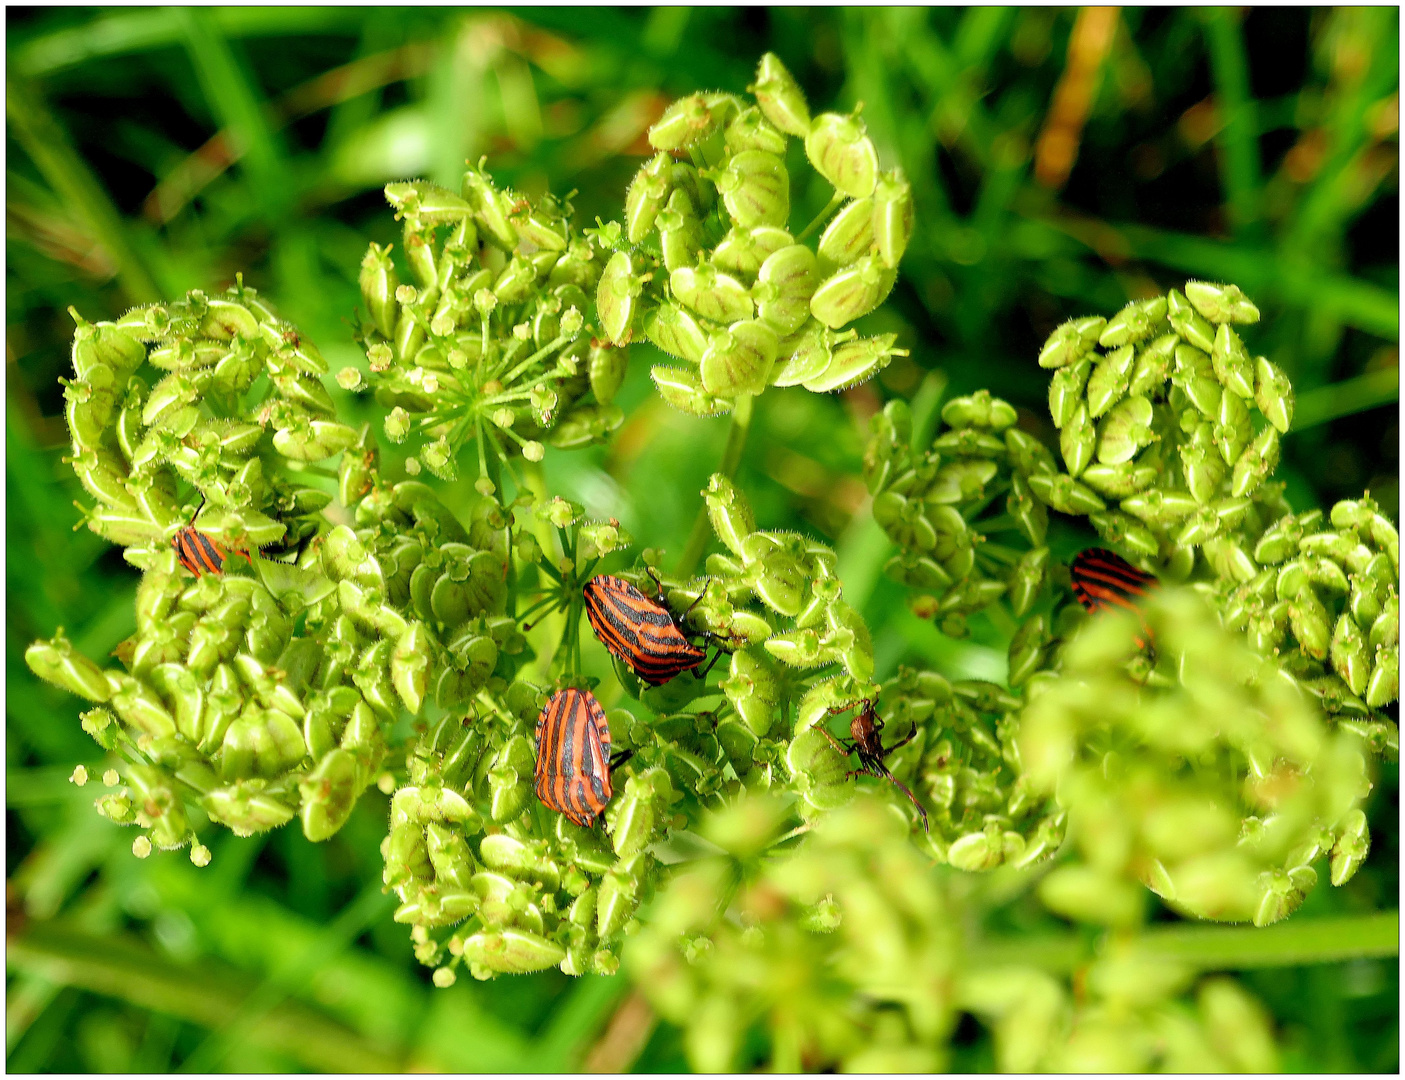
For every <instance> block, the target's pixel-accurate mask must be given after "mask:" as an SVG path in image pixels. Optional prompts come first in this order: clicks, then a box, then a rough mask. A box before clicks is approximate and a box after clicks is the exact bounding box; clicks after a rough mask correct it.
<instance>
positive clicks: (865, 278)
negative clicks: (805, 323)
mask: <svg viewBox="0 0 1405 1080" xmlns="http://www.w3.org/2000/svg"><path fill="white" fill-rule="evenodd" d="M892 281H893V271H891V270H887V269H886V268H885V267H884V266H883V263H882V262H881V261H880V260H879V259H878V258H877V257H876V256H872V255H870V256H867V257H865V258H863V259H860V260H859V261H858V262H856V263H854V264H853V265H852V266H849V267H846V268H844V269H842V270H840V271H838V272H837V273H835V274H834V275H833V276H831V277H829V278H827V279H826V280H825V281H824V282H823V283H822V284H821V285H820V286H819V288H817V289H816V290H815V295H814V296H813V297H812V298H811V300H810V313H811V314H812V315H814V317H815V318H816V319H818V320H819V321H820V322H822V323H824V325H825V326H828V327H829V328H830V329H831V330H838V329H839V328H840V327H841V326H843V325H844V324H845V323H850V322H853V321H854V320H855V319H857V318H859V317H861V316H863V315H867V314H868V313H869V312H870V311H872V310H873V309H874V308H876V307H877V306H878V305H879V304H881V303H882V302H883V299H884V297H885V296H886V295H887V294H888V291H889V290H890V289H891V288H892Z"/></svg>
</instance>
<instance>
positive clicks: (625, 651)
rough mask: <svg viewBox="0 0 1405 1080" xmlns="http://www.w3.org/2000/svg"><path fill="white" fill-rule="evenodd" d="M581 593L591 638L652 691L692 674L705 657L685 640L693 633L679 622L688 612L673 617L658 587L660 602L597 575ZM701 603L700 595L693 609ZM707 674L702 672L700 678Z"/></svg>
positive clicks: (586, 584) (627, 583) (617, 581)
mask: <svg viewBox="0 0 1405 1080" xmlns="http://www.w3.org/2000/svg"><path fill="white" fill-rule="evenodd" d="M654 580H655V582H656V583H657V582H658V579H657V578H655V579H654ZM581 591H582V593H583V594H584V596H585V614H586V618H588V619H589V620H590V626H591V629H593V630H594V631H595V636H596V637H598V638H599V639H600V642H601V644H602V645H604V646H605V648H607V649H609V650H610V652H611V653H612V654H613V655H614V656H616V657H618V658H619V659H620V660H621V661H623V662H624V663H625V664H627V665H629V667H630V669H631V670H632V671H633V672H634V673H635V674H636V675H638V676H639V678H640V679H641V680H642V681H643V682H646V683H648V684H649V685H650V686H662V685H663V684H664V683H666V682H668V680H669V679H671V678H673V677H674V676H675V675H677V674H679V673H680V672H684V671H691V670H694V669H695V668H697V666H698V665H699V664H701V663H702V662H703V660H704V658H705V657H706V656H707V650H706V649H700V648H698V647H697V646H696V645H694V644H693V643H692V642H690V641H689V640H688V639H687V637H686V636H684V635H685V634H687V633H691V632H692V631H689V630H688V629H687V624H686V623H685V622H684V621H683V620H684V619H686V618H687V616H688V612H687V611H685V612H684V613H683V614H682V615H674V614H673V612H671V611H669V609H668V608H667V607H665V606H664V604H663V603H662V597H663V588H662V586H660V588H659V599H652V598H650V597H648V596H645V595H644V594H643V593H642V592H640V591H639V590H638V589H637V588H635V587H634V586H633V585H631V584H630V583H629V582H627V581H624V580H622V579H621V578H617V577H612V576H610V575H609V574H601V575H599V576H597V577H593V578H591V579H590V580H589V581H587V582H586V583H585V587H584V588H583V589H582V590H581ZM700 600H702V597H701V596H699V597H698V599H697V600H694V601H693V607H695V606H696V605H697V604H698V602H699V601H700ZM693 607H689V608H688V611H692V610H693ZM719 655H720V653H719ZM716 662H717V657H715V656H714V657H713V663H716ZM711 666H712V665H711V664H709V665H708V668H709V669H711ZM706 675H707V671H704V672H703V673H702V675H701V676H699V677H705V676H706Z"/></svg>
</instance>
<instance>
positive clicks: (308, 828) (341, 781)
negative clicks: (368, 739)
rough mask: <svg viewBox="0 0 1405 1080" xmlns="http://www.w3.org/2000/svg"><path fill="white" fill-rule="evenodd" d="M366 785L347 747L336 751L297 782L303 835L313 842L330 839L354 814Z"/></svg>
mask: <svg viewBox="0 0 1405 1080" xmlns="http://www.w3.org/2000/svg"><path fill="white" fill-rule="evenodd" d="M364 786H365V781H364V779H363V775H362V771H361V769H360V767H359V766H358V764H357V762H356V759H355V758H354V757H353V756H352V755H351V754H349V753H347V752H346V751H345V750H333V751H331V752H330V753H329V754H327V755H326V756H325V757H323V758H322V759H321V760H320V761H319V762H318V763H317V766H316V768H314V769H313V770H312V772H310V773H309V774H308V776H307V779H306V780H302V781H300V782H299V784H298V791H299V792H300V794H301V795H302V809H301V810H300V811H299V813H300V816H301V817H302V828H303V834H304V835H305V836H306V837H307V838H308V839H309V840H311V841H313V842H314V843H317V842H318V841H321V840H326V839H329V838H330V837H331V836H333V835H334V834H335V833H336V832H337V830H339V829H340V828H341V827H342V826H343V825H344V824H346V819H347V818H348V817H350V816H351V811H352V810H353V809H354V808H355V806H356V800H357V797H358V796H360V794H361V790H362V788H363V787H364Z"/></svg>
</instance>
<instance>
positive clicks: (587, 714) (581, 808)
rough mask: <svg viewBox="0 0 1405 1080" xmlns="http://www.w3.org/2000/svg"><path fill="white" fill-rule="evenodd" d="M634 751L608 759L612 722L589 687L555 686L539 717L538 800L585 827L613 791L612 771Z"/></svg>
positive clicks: (592, 823) (592, 821) (598, 815)
mask: <svg viewBox="0 0 1405 1080" xmlns="http://www.w3.org/2000/svg"><path fill="white" fill-rule="evenodd" d="M631 753H632V751H625V752H624V753H621V754H618V755H616V756H615V758H614V760H613V761H612V760H611V758H610V726H609V724H608V723H607V722H606V720H605V710H604V709H602V708H601V707H600V702H598V701H596V700H595V695H594V694H592V693H591V692H590V691H589V690H577V689H576V688H574V687H567V688H566V689H565V690H558V691H557V692H556V694H555V695H553V697H552V699H551V700H550V701H548V702H547V703H546V708H544V709H542V711H541V716H539V717H538V718H537V766H536V774H535V784H534V786H535V789H536V793H537V798H538V799H540V800H541V801H542V804H543V805H544V806H546V808H547V809H549V810H555V811H556V812H557V813H558V814H565V815H566V817H567V818H568V819H570V820H571V821H573V822H575V823H576V824H577V825H579V826H581V827H582V828H585V829H588V828H590V827H591V826H592V825H594V824H595V822H596V821H597V820H598V819H599V817H600V815H601V814H602V813H604V811H605V804H606V803H608V802H609V801H610V796H611V795H612V794H614V792H613V790H612V789H611V787H610V769H611V768H612V767H614V766H617V765H619V764H621V763H622V762H623V761H625V760H626V759H628V757H629V756H630V754H631Z"/></svg>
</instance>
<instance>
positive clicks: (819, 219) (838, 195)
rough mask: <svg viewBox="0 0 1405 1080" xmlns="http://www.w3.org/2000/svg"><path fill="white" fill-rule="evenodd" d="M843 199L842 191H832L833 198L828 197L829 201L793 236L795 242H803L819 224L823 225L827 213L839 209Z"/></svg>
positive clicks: (827, 217) (827, 215) (827, 216)
mask: <svg viewBox="0 0 1405 1080" xmlns="http://www.w3.org/2000/svg"><path fill="white" fill-rule="evenodd" d="M843 201H844V193H843V192H842V191H836V192H835V193H834V198H832V199H830V200H829V202H827V203H825V207H824V209H823V210H821V211H820V212H819V213H818V214H816V215H815V219H814V220H813V221H812V222H810V224H808V225H806V226H805V228H803V229H802V230H800V235H799V236H797V237H796V238H795V242H796V243H797V244H803V243H804V242H805V238H806V237H808V236H809V235H810V234H811V233H812V232H814V231H815V230H816V229H818V228H819V227H820V226H821V225H823V224H824V223H825V222H826V221H827V220H828V219H829V215H830V214H832V213H834V211H836V210H838V209H839V204H840V203H842V202H843Z"/></svg>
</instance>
